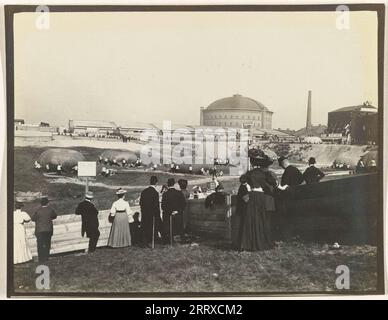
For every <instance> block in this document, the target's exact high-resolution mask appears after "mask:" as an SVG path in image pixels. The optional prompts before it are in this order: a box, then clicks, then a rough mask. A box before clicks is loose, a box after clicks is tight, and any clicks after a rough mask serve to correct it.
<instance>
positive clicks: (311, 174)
mask: <svg viewBox="0 0 388 320" xmlns="http://www.w3.org/2000/svg"><path fill="white" fill-rule="evenodd" d="M315 163H316V161H315V158H313V157H311V158H310V159H309V167H308V168H307V169H306V170H305V172H303V178H304V181H306V183H307V184H309V183H317V182H319V181H320V180H321V179H322V178H323V177H324V176H325V174H324V173H323V172H322V171H321V170H319V169H318V168H317V167H315Z"/></svg>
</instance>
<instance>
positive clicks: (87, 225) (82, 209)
mask: <svg viewBox="0 0 388 320" xmlns="http://www.w3.org/2000/svg"><path fill="white" fill-rule="evenodd" d="M93 198H94V195H93V192H91V191H88V192H86V194H85V200H84V201H82V202H81V203H80V204H79V205H78V206H77V209H76V210H75V214H77V215H80V216H81V219H82V226H81V235H82V237H83V236H84V235H85V233H86V236H87V237H88V238H89V247H88V253H92V252H94V251H95V250H96V247H97V242H98V238H99V237H100V231H99V230H98V226H99V223H98V210H97V209H96V207H95V206H94V204H93V203H92V200H93Z"/></svg>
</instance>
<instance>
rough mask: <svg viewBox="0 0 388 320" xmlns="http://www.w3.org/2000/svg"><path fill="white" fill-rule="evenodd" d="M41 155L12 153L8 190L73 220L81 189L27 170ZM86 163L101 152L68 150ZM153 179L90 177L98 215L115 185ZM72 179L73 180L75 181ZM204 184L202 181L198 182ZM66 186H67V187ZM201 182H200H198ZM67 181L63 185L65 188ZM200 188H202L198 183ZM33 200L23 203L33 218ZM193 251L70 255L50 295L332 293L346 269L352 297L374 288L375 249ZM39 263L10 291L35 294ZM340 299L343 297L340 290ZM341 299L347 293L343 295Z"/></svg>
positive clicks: (215, 245)
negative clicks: (36, 196)
mask: <svg viewBox="0 0 388 320" xmlns="http://www.w3.org/2000/svg"><path fill="white" fill-rule="evenodd" d="M46 149H47V148H38V147H16V148H15V161H14V190H15V191H16V192H42V193H43V194H47V195H48V196H49V198H50V199H51V202H52V206H53V207H54V208H55V209H56V210H57V212H58V213H59V214H72V213H74V210H75V208H76V206H77V204H78V203H79V201H80V200H81V199H82V197H83V194H84V187H83V186H82V185H79V184H76V183H68V182H67V183H58V182H56V183H52V182H53V181H55V179H53V178H48V177H45V176H44V175H43V174H42V173H40V172H37V171H35V170H34V169H33V162H34V160H36V159H38V157H39V155H40V154H41V152H43V151H44V150H46ZM72 149H76V150H78V151H80V152H82V153H83V154H84V156H85V158H86V159H87V160H96V159H97V158H98V156H99V155H100V154H101V152H102V150H101V149H97V148H90V147H74V148H72ZM152 174H156V175H157V176H158V178H159V181H160V183H161V184H162V183H165V182H166V181H167V178H168V177H170V176H171V174H169V173H166V172H158V173H154V172H146V171H143V170H139V171H136V172H123V171H122V172H119V174H118V175H116V176H112V177H109V178H103V177H101V176H98V177H96V181H95V182H97V183H100V185H101V186H92V187H91V188H90V189H91V190H92V191H94V193H95V200H94V202H95V204H96V206H97V208H98V209H100V210H102V209H107V208H109V207H110V206H111V204H112V202H113V201H114V200H115V199H116V196H115V193H114V188H112V187H113V186H117V185H121V186H123V187H124V188H125V187H127V188H129V187H133V186H138V187H139V188H138V189H136V188H135V189H131V190H130V192H128V196H127V199H128V198H129V199H130V200H131V199H132V200H133V199H136V198H137V197H138V196H139V194H140V191H141V188H143V187H144V186H146V185H148V182H149V177H150V175H152ZM73 177H74V176H73ZM176 178H177V179H178V178H186V179H188V180H190V183H189V184H190V186H191V187H192V186H193V185H194V184H199V185H203V177H200V176H191V175H176ZM198 179H202V180H198ZM69 181H70V180H69ZM200 181H202V182H200ZM65 182H66V181H65ZM199 182H200V183H199ZM222 183H223V185H224V187H225V189H226V190H227V191H231V190H236V188H237V186H238V179H237V178H236V179H232V180H229V181H223V182H222ZM38 205H39V203H38V201H33V202H30V203H26V205H25V210H26V211H27V212H29V213H32V212H33V211H34V210H35V208H36V207H37V206H38ZM194 241H196V242H197V243H199V246H191V245H190V244H187V245H179V244H177V245H175V246H174V247H173V248H170V247H169V246H157V248H156V249H155V250H151V249H144V248H138V247H129V248H124V249H108V248H99V249H98V250H97V251H96V252H95V253H94V254H92V255H87V256H80V255H77V254H74V253H70V254H66V255H58V256H55V257H52V258H51V259H50V260H49V262H48V263H47V265H48V266H49V268H50V275H51V277H50V281H51V282H50V283H51V288H50V290H49V292H75V293H77V292H120V293H135V292H144V293H146V292H147V293H148V292H229V293H237V292H266V293H276V292H282V291H283V292H311V291H312V292H321V291H325V292H338V290H337V289H336V287H335V280H336V277H337V276H338V275H336V273H335V270H336V267H337V266H339V265H346V266H348V267H349V269H350V289H351V290H352V291H356V292H358V291H363V292H365V291H373V290H376V284H377V270H376V268H377V262H376V248H375V247H371V246H344V247H342V248H341V249H340V250H329V248H328V246H327V245H323V244H307V243H301V242H290V243H280V244H279V246H278V247H277V248H276V249H273V250H269V251H265V252H254V253H248V252H237V251H232V250H230V248H229V246H228V245H227V244H226V243H223V242H217V241H215V240H214V241H212V240H209V239H206V240H205V239H195V240H194ZM36 266H37V263H36V262H28V263H25V264H21V265H15V267H14V280H15V281H14V287H15V291H16V292H20V293H23V292H40V291H37V290H36V289H35V279H36V277H37V275H36V274H35V269H36ZM341 293H343V291H341ZM345 293H346V292H345Z"/></svg>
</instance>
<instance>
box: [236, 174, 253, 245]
mask: <svg viewBox="0 0 388 320" xmlns="http://www.w3.org/2000/svg"><path fill="white" fill-rule="evenodd" d="M250 189H251V187H250V186H249V184H248V182H247V176H246V175H245V174H243V175H242V176H241V177H240V187H239V188H238V192H237V198H236V216H237V219H238V226H239V227H238V233H237V243H234V244H233V246H234V247H235V248H236V249H239V244H240V243H241V237H242V231H243V228H242V227H243V225H244V217H245V214H246V212H247V204H248V200H249V191H250Z"/></svg>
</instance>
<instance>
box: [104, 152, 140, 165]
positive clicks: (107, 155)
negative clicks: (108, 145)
mask: <svg viewBox="0 0 388 320" xmlns="http://www.w3.org/2000/svg"><path fill="white" fill-rule="evenodd" d="M101 157H102V159H108V160H109V161H113V160H116V161H117V162H121V161H123V160H125V161H126V162H127V163H134V162H136V160H137V158H138V156H137V155H136V153H135V152H133V151H129V150H106V151H104V152H103V153H102V154H101Z"/></svg>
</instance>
